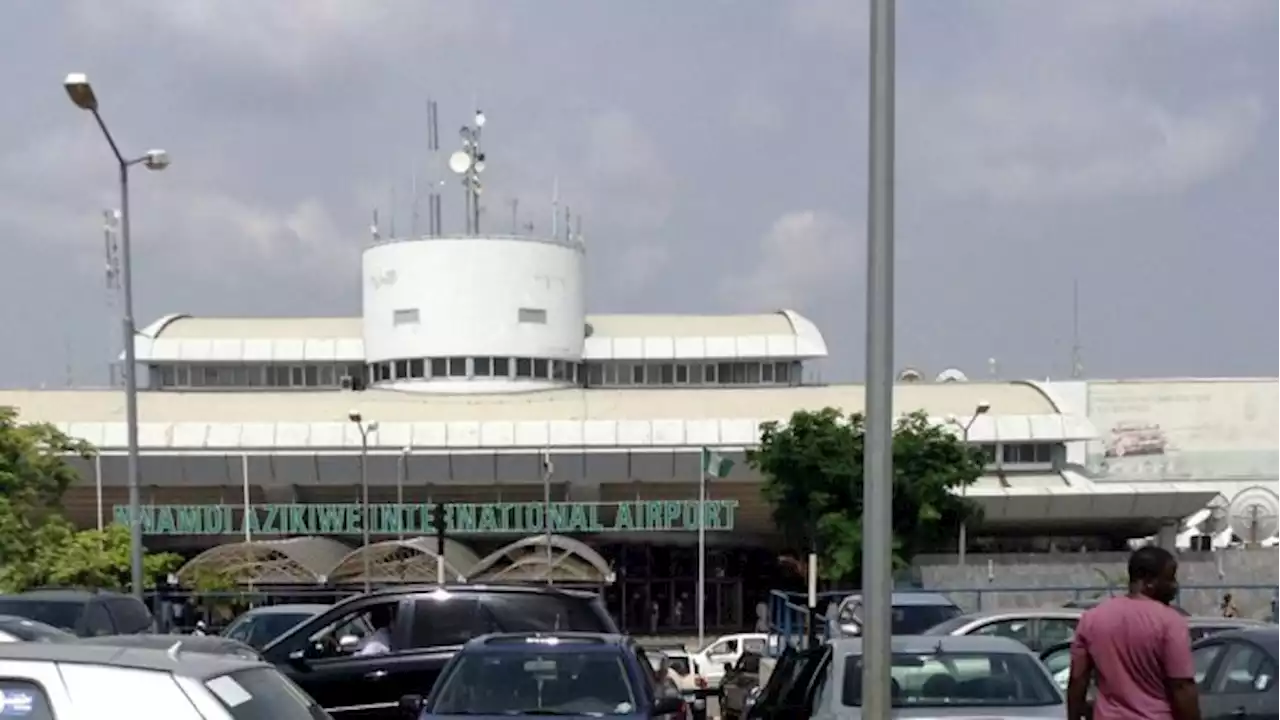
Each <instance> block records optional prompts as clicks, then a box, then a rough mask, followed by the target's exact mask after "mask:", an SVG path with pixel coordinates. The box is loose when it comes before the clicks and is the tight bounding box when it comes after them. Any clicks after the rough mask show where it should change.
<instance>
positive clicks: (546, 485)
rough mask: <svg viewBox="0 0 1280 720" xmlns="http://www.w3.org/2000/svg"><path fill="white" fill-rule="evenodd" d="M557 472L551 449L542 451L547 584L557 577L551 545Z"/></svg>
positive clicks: (543, 522)
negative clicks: (554, 576)
mask: <svg viewBox="0 0 1280 720" xmlns="http://www.w3.org/2000/svg"><path fill="white" fill-rule="evenodd" d="M553 472H555V468H554V467H553V466H552V464H551V451H550V450H544V451H543V453H542V529H543V530H545V531H546V533H547V537H546V545H547V584H548V585H554V584H555V578H553V577H552V570H553V569H554V568H553V567H552V566H553V564H554V563H555V551H554V549H553V548H552V547H551V533H552V530H553V529H554V528H553V527H552V524H551V474H552V473H553Z"/></svg>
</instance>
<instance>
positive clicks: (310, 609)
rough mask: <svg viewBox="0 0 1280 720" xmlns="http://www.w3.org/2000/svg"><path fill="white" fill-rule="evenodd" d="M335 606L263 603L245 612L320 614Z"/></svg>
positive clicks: (248, 613)
mask: <svg viewBox="0 0 1280 720" xmlns="http://www.w3.org/2000/svg"><path fill="white" fill-rule="evenodd" d="M331 607H333V606H332V605H325V604H324V603H283V604H280V605H263V606H261V607H256V608H249V609H248V610H246V611H245V612H244V614H245V615H285V614H300V613H310V614H312V615H319V614H320V613H322V612H324V611H325V610H328V609H329V608H331Z"/></svg>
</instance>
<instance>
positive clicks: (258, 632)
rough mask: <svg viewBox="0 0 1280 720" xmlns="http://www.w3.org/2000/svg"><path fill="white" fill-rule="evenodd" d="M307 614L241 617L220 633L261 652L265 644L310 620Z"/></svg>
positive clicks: (267, 613)
mask: <svg viewBox="0 0 1280 720" xmlns="http://www.w3.org/2000/svg"><path fill="white" fill-rule="evenodd" d="M311 617H312V613H308V612H296V613H294V612H263V613H253V614H250V615H241V616H240V618H239V619H237V620H236V621H235V622H233V623H231V624H230V625H228V626H227V629H226V630H223V631H222V636H223V637H229V638H231V639H232V640H239V641H240V642H242V643H244V644H246V645H249V646H251V647H254V648H257V649H259V650H261V649H262V648H263V647H265V646H266V644H267V643H269V642H271V641H272V640H275V639H276V638H278V637H280V636H281V635H283V634H285V632H287V631H289V630H292V629H293V627H294V626H295V625H297V624H298V623H301V622H303V621H305V620H310V619H311Z"/></svg>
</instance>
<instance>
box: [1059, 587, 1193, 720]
mask: <svg viewBox="0 0 1280 720" xmlns="http://www.w3.org/2000/svg"><path fill="white" fill-rule="evenodd" d="M1086 655H1087V656H1088V657H1089V659H1091V660H1092V661H1093V668H1094V676H1095V678H1096V679H1097V683H1098V692H1097V697H1096V698H1095V699H1094V704H1093V718H1094V720H1172V718H1173V710H1172V709H1171V708H1170V707H1169V693H1168V690H1167V684H1166V683H1167V681H1168V680H1173V679H1181V678H1194V677H1195V674H1196V670H1195V663H1194V662H1193V661H1192V659H1191V632H1190V630H1189V629H1188V628H1187V621H1186V619H1185V618H1183V617H1182V615H1181V614H1179V613H1178V611H1176V610H1174V609H1173V608H1170V607H1169V606H1167V605H1164V604H1162V603H1159V602H1156V601H1155V600H1150V599H1147V598H1132V597H1128V596H1125V597H1117V598H1111V599H1110V600H1107V601H1105V602H1103V603H1102V604H1100V605H1098V606H1097V607H1096V608H1094V609H1092V610H1090V611H1089V612H1087V613H1085V614H1084V617H1082V618H1080V626H1079V627H1078V628H1077V629H1076V635H1075V639H1074V640H1072V642H1071V662H1072V663H1073V664H1074V663H1075V662H1077V660H1079V659H1082V658H1083V657H1085V656H1086Z"/></svg>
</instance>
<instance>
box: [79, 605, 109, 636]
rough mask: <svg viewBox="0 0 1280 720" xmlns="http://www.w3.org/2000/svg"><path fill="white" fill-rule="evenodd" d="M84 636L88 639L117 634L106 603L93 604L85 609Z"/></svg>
mask: <svg viewBox="0 0 1280 720" xmlns="http://www.w3.org/2000/svg"><path fill="white" fill-rule="evenodd" d="M84 634H85V635H86V636H88V637H101V636H103V635H115V634H116V628H115V624H114V623H113V622H112V621H111V614H110V613H108V612H107V606H106V604H105V603H100V602H91V603H89V606H88V607H87V608H85V613H84Z"/></svg>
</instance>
